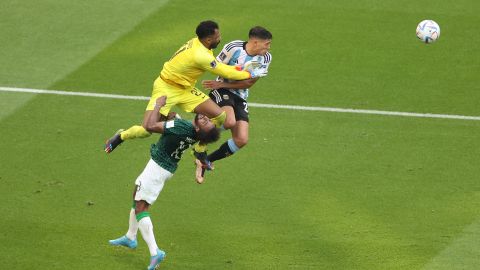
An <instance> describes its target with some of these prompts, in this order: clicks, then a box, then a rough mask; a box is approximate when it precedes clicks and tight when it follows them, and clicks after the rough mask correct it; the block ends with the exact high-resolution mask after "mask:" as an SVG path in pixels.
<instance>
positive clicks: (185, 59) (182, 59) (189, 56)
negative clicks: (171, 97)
mask: <svg viewBox="0 0 480 270" xmlns="http://www.w3.org/2000/svg"><path fill="white" fill-rule="evenodd" d="M205 71H210V72H212V73H214V74H216V75H219V76H221V77H223V78H228V79H232V80H245V79H249V78H250V73H249V72H247V71H241V70H238V69H237V67H235V66H229V65H226V64H224V63H222V62H218V61H217V60H216V59H215V57H214V56H213V51H212V50H210V49H207V48H206V47H205V46H203V44H202V43H201V42H200V40H198V38H193V39H191V40H189V41H188V42H187V43H185V44H184V45H183V46H182V47H181V48H180V49H178V51H177V52H175V54H174V55H173V56H172V58H170V60H169V61H167V62H165V64H164V65H163V69H162V71H161V72H160V78H161V79H162V80H164V81H165V82H167V83H169V84H171V85H175V86H178V87H180V88H183V89H190V88H192V87H194V86H195V83H196V82H197V79H198V77H200V76H201V75H202V74H203V73H204V72H205Z"/></svg>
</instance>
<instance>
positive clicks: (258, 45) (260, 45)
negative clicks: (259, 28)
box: [254, 39, 272, 55]
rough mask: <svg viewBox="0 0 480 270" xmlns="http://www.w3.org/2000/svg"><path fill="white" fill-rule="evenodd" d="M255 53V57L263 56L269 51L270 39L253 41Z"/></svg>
mask: <svg viewBox="0 0 480 270" xmlns="http://www.w3.org/2000/svg"><path fill="white" fill-rule="evenodd" d="M254 44H255V51H256V53H255V54H257V55H265V54H266V53H267V52H269V51H270V45H271V44H272V40H271V39H255V40H254Z"/></svg>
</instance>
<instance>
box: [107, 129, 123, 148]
mask: <svg viewBox="0 0 480 270" xmlns="http://www.w3.org/2000/svg"><path fill="white" fill-rule="evenodd" d="M122 131H124V129H119V130H117V132H115V135H113V136H112V137H111V138H110V139H108V140H107V141H106V142H105V152H107V153H111V152H112V151H113V150H114V149H115V148H117V146H119V145H120V144H121V143H122V142H123V140H122V137H121V136H120V133H122Z"/></svg>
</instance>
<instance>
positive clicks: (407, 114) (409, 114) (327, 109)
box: [0, 86, 480, 121]
mask: <svg viewBox="0 0 480 270" xmlns="http://www.w3.org/2000/svg"><path fill="white" fill-rule="evenodd" d="M0 91H4V92H21V93H34V94H50V95H63V96H83V97H98V98H110V99H129V100H149V99H150V97H144V96H127V95H115V94H102V93H88V92H69V91H59V90H43V89H31V88H16V87H3V86H0ZM248 105H249V106H250V107H257V108H272V109H286V110H301V111H323V112H338V113H357V114H375V115H389V116H404V117H423V118H440V119H459V120H473V121H480V116H465V115H454V114H433V113H413V112H394V111H378V110H362V109H345V108H331V107H308V106H296V105H277V104H262V103H248Z"/></svg>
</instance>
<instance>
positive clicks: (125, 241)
mask: <svg viewBox="0 0 480 270" xmlns="http://www.w3.org/2000/svg"><path fill="white" fill-rule="evenodd" d="M108 242H109V243H110V245H112V246H124V247H128V248H132V249H133V248H136V247H137V239H135V240H130V239H129V238H128V237H127V236H125V235H124V236H122V237H120V238H117V239H114V240H109V241H108Z"/></svg>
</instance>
